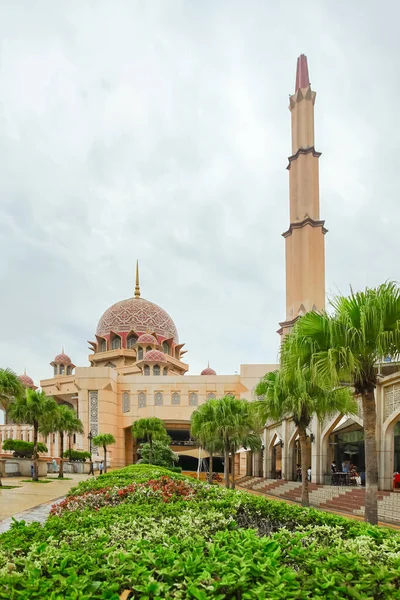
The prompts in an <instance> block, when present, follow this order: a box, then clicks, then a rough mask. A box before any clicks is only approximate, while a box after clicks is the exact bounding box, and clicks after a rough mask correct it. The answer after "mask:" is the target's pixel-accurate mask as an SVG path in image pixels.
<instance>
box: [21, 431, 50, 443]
mask: <svg viewBox="0 0 400 600" xmlns="http://www.w3.org/2000/svg"><path fill="white" fill-rule="evenodd" d="M53 437H54V440H55V439H56V436H55V435H54V436H53ZM26 441H27V442H30V441H31V434H30V433H29V431H28V433H27V434H26Z"/></svg>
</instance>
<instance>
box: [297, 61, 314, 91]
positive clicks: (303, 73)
mask: <svg viewBox="0 0 400 600" xmlns="http://www.w3.org/2000/svg"><path fill="white" fill-rule="evenodd" d="M309 85H310V78H309V76H308V64H307V56H306V55H305V54H300V56H299V58H298V59H297V70H296V89H295V90H294V91H295V93H296V92H297V90H298V89H300V88H308V86H309Z"/></svg>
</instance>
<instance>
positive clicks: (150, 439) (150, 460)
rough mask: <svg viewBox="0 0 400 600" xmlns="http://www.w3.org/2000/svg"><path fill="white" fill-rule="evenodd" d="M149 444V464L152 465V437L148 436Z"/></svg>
mask: <svg viewBox="0 0 400 600" xmlns="http://www.w3.org/2000/svg"><path fill="white" fill-rule="evenodd" d="M149 444H150V448H149V463H150V464H151V465H152V464H153V436H152V435H149Z"/></svg>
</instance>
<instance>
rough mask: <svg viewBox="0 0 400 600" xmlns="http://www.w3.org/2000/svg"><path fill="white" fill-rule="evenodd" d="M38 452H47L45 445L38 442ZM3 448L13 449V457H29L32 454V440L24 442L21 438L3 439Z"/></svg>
mask: <svg viewBox="0 0 400 600" xmlns="http://www.w3.org/2000/svg"><path fill="white" fill-rule="evenodd" d="M37 447H38V452H48V450H47V446H46V445H45V444H42V442H38V445H37ZM3 450H11V451H14V454H13V456H14V457H15V458H31V457H32V455H33V442H24V441H23V440H11V439H9V440H5V441H4V442H3Z"/></svg>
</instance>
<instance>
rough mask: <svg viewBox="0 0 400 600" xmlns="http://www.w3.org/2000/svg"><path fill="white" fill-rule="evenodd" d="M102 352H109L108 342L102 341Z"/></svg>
mask: <svg viewBox="0 0 400 600" xmlns="http://www.w3.org/2000/svg"><path fill="white" fill-rule="evenodd" d="M100 352H107V342H106V340H102V341H101V344H100Z"/></svg>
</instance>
